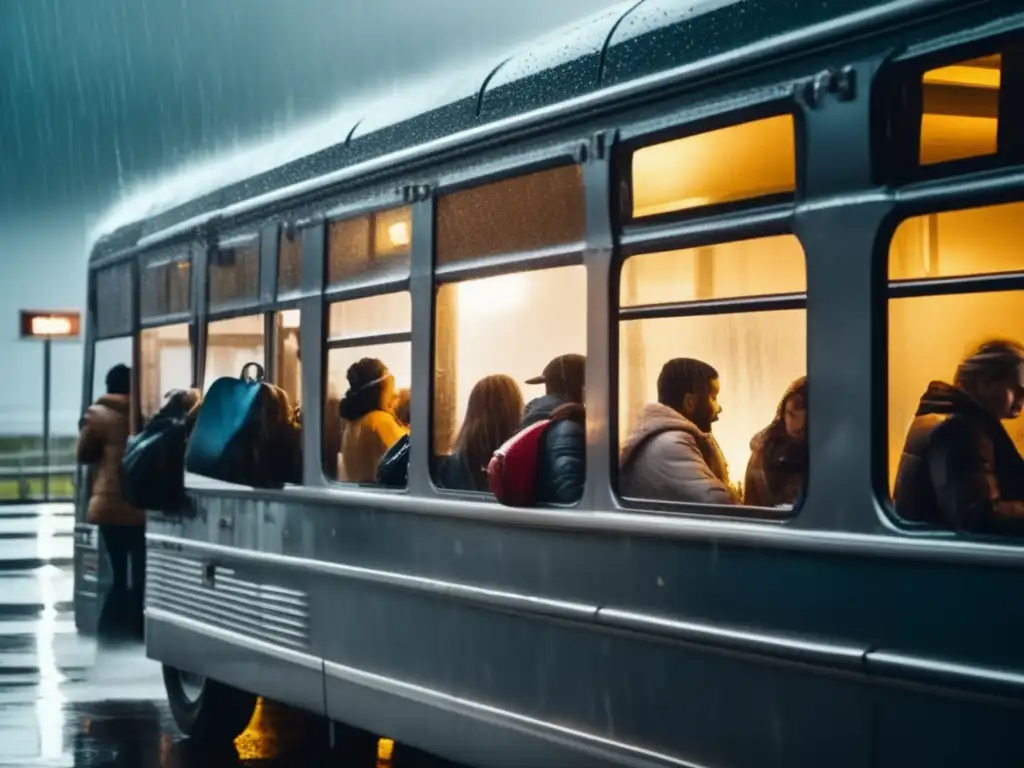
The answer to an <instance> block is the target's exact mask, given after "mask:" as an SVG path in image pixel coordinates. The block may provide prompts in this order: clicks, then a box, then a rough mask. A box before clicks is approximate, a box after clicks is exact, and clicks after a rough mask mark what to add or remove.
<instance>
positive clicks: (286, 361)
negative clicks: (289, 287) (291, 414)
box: [274, 309, 302, 405]
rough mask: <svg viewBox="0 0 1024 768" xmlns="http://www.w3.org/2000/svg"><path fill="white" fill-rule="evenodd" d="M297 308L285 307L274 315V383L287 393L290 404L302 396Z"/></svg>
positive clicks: (297, 401)
mask: <svg viewBox="0 0 1024 768" xmlns="http://www.w3.org/2000/svg"><path fill="white" fill-rule="evenodd" d="M300 318H301V315H300V314H299V310H297V309H286V310H284V311H282V312H278V313H276V314H275V316H274V323H275V326H276V337H275V340H274V343H275V347H274V383H275V384H276V385H277V386H279V387H280V388H281V389H283V390H284V391H285V392H287V393H288V398H289V399H290V400H291V401H292V405H296V404H298V403H299V402H301V398H302V363H301V362H300V360H301V356H300V354H299V326H300V322H299V321H300Z"/></svg>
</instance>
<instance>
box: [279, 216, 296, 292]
mask: <svg viewBox="0 0 1024 768" xmlns="http://www.w3.org/2000/svg"><path fill="white" fill-rule="evenodd" d="M301 287H302V235H301V233H300V232H299V231H298V230H296V229H293V228H290V227H281V235H280V236H279V237H278V240H277V292H278V294H282V293H291V292H294V291H297V290H299V288H301Z"/></svg>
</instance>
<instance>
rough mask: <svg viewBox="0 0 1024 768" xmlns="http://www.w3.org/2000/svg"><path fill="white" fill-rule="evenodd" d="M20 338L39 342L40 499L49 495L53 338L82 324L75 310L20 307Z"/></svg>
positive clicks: (69, 335) (73, 335) (74, 334)
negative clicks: (40, 383)
mask: <svg viewBox="0 0 1024 768" xmlns="http://www.w3.org/2000/svg"><path fill="white" fill-rule="evenodd" d="M19 325H20V328H21V338H22V339H30V340H41V341H42V342H43V499H44V500H49V498H50V394H51V393H50V389H51V387H50V383H51V379H52V378H53V340H54V339H65V340H67V339H77V338H78V336H79V334H80V332H81V328H82V316H81V313H79V312H66V311H43V310H32V309H23V310H21V311H20V312H19Z"/></svg>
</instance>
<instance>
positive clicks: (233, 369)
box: [203, 315, 265, 392]
mask: <svg viewBox="0 0 1024 768" xmlns="http://www.w3.org/2000/svg"><path fill="white" fill-rule="evenodd" d="M264 359H265V358H264V340H263V316H262V315H246V316H245V317H233V318H231V319H230V320H217V321H215V322H212V323H210V324H209V326H208V327H207V336H206V371H205V373H204V376H203V392H206V391H207V390H209V389H210V385H211V384H213V382H215V381H216V380H217V379H219V378H221V377H222V376H231V377H237V376H238V375H239V374H241V372H242V368H243V367H244V366H245V365H246V364H247V363H259V364H260V365H263V364H264Z"/></svg>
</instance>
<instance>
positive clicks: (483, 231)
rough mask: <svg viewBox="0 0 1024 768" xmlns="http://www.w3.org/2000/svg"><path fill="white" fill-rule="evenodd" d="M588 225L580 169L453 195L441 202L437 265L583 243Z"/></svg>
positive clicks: (555, 170)
mask: <svg viewBox="0 0 1024 768" xmlns="http://www.w3.org/2000/svg"><path fill="white" fill-rule="evenodd" d="M585 219H586V216H585V212H584V202H583V179H582V174H581V171H580V168H579V166H577V165H566V166H562V167H559V168H553V169H551V170H547V171H540V172H538V173H531V174H528V175H526V176H517V177H515V178H511V179H505V180H503V181H497V182H494V183H492V184H486V185H484V186H480V187H474V188H472V189H466V190H463V191H461V192H453V193H452V194H450V195H445V196H444V197H442V198H441V199H440V200H438V202H437V227H436V232H435V236H436V244H435V254H436V260H437V264H438V265H443V264H451V263H453V262H457V261H463V260H465V259H474V258H479V257H484V256H494V255H498V254H513V253H524V252H530V251H541V250H544V249H546V248H554V247H558V246H565V245H569V244H572V243H581V242H582V241H583V239H584V235H585V227H586V221H585Z"/></svg>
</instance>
